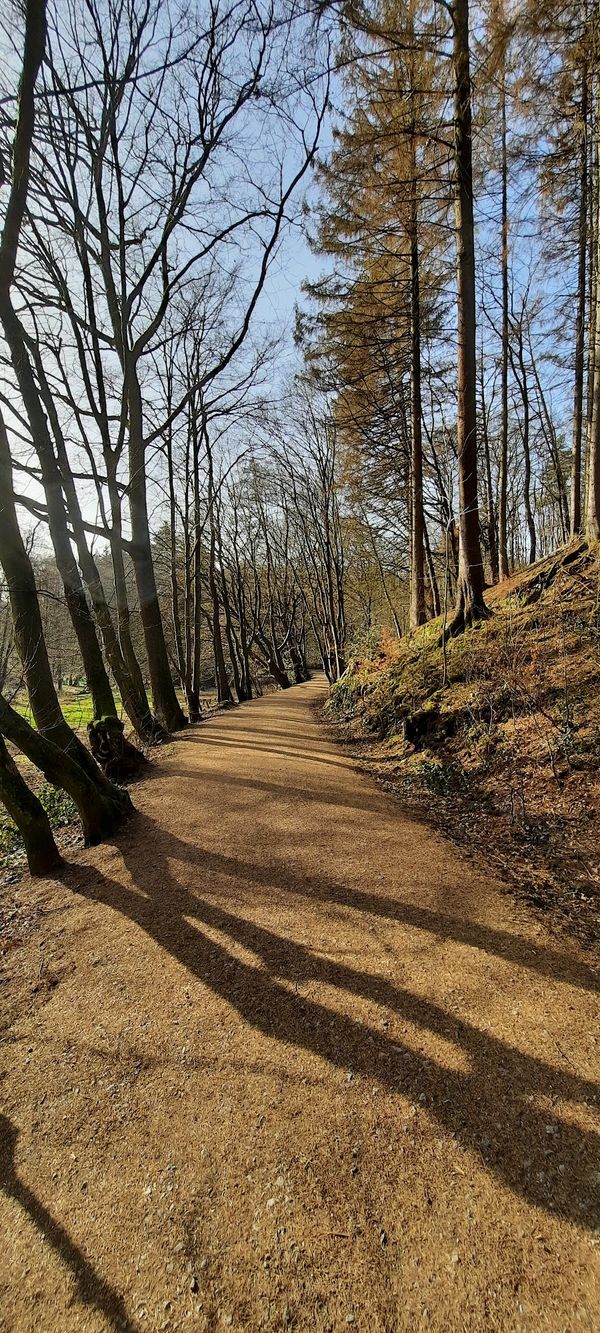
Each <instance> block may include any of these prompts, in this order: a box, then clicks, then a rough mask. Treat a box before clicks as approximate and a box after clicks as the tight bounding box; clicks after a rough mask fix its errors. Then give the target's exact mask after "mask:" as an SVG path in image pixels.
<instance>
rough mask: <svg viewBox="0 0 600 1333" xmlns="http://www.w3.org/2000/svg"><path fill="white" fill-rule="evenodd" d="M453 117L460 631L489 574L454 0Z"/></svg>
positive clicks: (467, 134)
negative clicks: (483, 539) (480, 488)
mask: <svg viewBox="0 0 600 1333" xmlns="http://www.w3.org/2000/svg"><path fill="white" fill-rule="evenodd" d="M452 21H453V26H454V43H453V61H454V121H455V141H454V151H455V169H456V201H455V216H456V249H457V279H458V281H457V288H458V418H457V449H458V494H459V502H460V544H459V562H458V589H457V592H458V596H457V604H456V609H455V614H454V617H453V620H452V622H451V624H450V626H449V632H450V633H451V634H456V633H459V632H460V631H461V630H462V629H464V628H465V626H467V625H470V624H472V623H473V622H474V621H476V620H482V619H485V618H486V617H487V616H488V614H489V612H488V610H487V607H486V605H485V602H484V599H483V589H484V577H483V560H482V556H481V544H480V540H479V500H478V494H477V394H476V375H477V365H476V348H475V238H474V222H473V165H472V144H471V76H470V69H469V3H468V0H455V4H454V6H453V8H452Z"/></svg>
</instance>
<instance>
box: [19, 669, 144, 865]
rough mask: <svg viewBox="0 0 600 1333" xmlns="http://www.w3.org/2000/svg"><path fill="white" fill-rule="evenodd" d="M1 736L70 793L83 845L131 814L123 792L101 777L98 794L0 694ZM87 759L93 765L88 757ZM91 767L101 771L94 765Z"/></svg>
mask: <svg viewBox="0 0 600 1333" xmlns="http://www.w3.org/2000/svg"><path fill="white" fill-rule="evenodd" d="M65 725H66V724H65ZM0 733H1V734H2V735H3V736H5V737H6V738H7V740H9V741H12V744H13V745H16V747H17V749H18V750H21V752H22V753H23V754H24V755H26V756H27V758H28V759H30V760H31V763H32V764H35V766H36V768H39V769H40V770H41V772H42V773H43V774H44V777H45V778H47V780H48V782H51V783H52V784H53V785H54V786H55V787H61V788H62V790H63V791H66V792H68V793H69V796H71V797H72V799H73V800H74V802H75V805H76V806H77V809H78V811H79V814H80V817H81V822H82V825H83V834H84V839H85V843H86V846H89V845H91V844H94V843H97V842H102V839H103V838H106V837H108V836H110V834H111V833H113V832H114V830H115V828H116V827H117V826H118V825H119V824H120V823H122V821H123V820H124V819H125V818H127V816H128V815H129V814H130V813H131V811H132V809H133V806H132V804H131V799H130V797H129V795H128V793H127V792H126V791H124V790H123V789H122V788H121V787H115V786H113V784H112V783H110V782H108V781H107V779H105V778H104V775H103V774H101V776H102V778H103V781H104V782H105V784H106V791H105V792H103V791H99V790H98V787H97V785H96V783H95V782H93V781H92V779H91V778H90V777H89V776H88V774H87V773H86V772H85V771H84V770H83V769H82V768H80V766H79V764H78V763H76V762H75V759H72V758H71V755H70V754H67V753H65V751H64V750H62V749H59V747H58V746H57V745H55V744H54V742H53V741H51V740H49V739H48V738H47V736H43V735H42V734H41V732H40V731H36V730H35V728H34V727H30V725H29V723H28V722H26V721H25V719H24V718H22V717H20V716H19V714H18V713H16V712H15V710H14V708H11V706H10V704H9V703H8V702H7V700H6V699H5V698H4V696H3V695H0ZM73 739H74V740H75V739H76V737H73ZM82 748H83V747H82ZM89 758H90V762H91V763H92V764H94V760H93V759H92V757H91V755H90V756H89ZM94 768H96V769H97V771H98V772H100V769H98V766H97V765H96V764H94Z"/></svg>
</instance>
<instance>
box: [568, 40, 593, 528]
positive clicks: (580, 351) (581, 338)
mask: <svg viewBox="0 0 600 1333" xmlns="http://www.w3.org/2000/svg"><path fill="white" fill-rule="evenodd" d="M587 103H588V71H587V67H586V66H585V65H584V67H583V70H582V74H581V156H580V167H579V237H578V258H577V313H576V317H575V376H574V384H573V442H572V448H571V495H570V504H569V528H570V533H571V536H572V537H575V536H576V535H577V533H578V532H579V531H580V529H581V460H582V453H583V384H584V364H585V309H586V269H587V246H588V235H587V231H588V225H587V224H588V142H587V125H588V105H587Z"/></svg>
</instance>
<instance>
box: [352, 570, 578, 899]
mask: <svg viewBox="0 0 600 1333" xmlns="http://www.w3.org/2000/svg"><path fill="white" fill-rule="evenodd" d="M599 589H600V561H599V559H598V556H597V554H592V553H590V552H589V551H587V550H586V549H584V548H581V547H576V548H567V550H566V553H564V555H563V556H561V557H559V558H557V557H553V560H552V562H550V561H545V562H540V563H539V565H538V566H536V567H534V568H533V569H530V570H527V571H524V572H523V574H521V575H519V576H518V577H516V578H514V579H513V580H511V582H510V583H509V584H508V585H504V588H497V589H494V590H492V591H491V593H490V594H488V600H489V603H490V609H491V611H492V616H491V618H490V619H489V620H488V621H486V622H484V623H483V624H481V625H480V626H479V627H478V628H475V629H472V630H469V631H468V632H467V633H465V634H463V635H461V637H460V638H457V639H454V640H450V641H449V642H448V644H447V647H446V653H445V654H444V652H443V650H442V648H441V647H440V630H441V625H440V622H439V621H436V622H432V623H430V624H429V625H427V626H425V627H423V628H422V629H419V630H418V631H416V632H415V633H414V634H412V635H410V636H407V637H406V638H405V639H403V640H401V641H398V640H396V639H394V638H392V637H391V636H390V635H389V634H387V633H386V632H385V631H383V632H381V633H380V634H379V635H378V636H375V635H372V636H371V641H370V643H369V645H368V650H367V651H366V652H365V651H362V652H360V651H359V652H357V653H355V654H354V655H353V656H352V658H351V660H350V663H349V665H348V668H347V670H346V672H345V673H344V675H343V677H342V678H341V680H340V681H339V682H338V683H337V684H336V685H335V686H334V687H333V689H332V691H331V696H330V700H329V702H328V705H327V709H326V712H327V715H328V716H329V718H330V719H332V720H334V721H335V722H337V723H340V724H342V729H343V731H344V734H345V735H346V737H347V738H348V739H350V740H354V741H358V742H360V744H361V754H362V756H363V758H364V757H365V755H366V756H367V760H368V762H369V763H370V764H371V765H372V766H374V767H375V769H376V771H377V773H378V775H379V776H381V777H383V778H384V779H385V781H386V783H387V784H388V785H390V784H391V785H392V786H394V787H395V788H396V789H397V790H398V791H400V792H401V793H402V794H403V796H407V795H408V796H409V797H411V798H414V800H415V801H416V803H417V806H418V807H419V808H420V809H422V810H423V811H424V813H425V814H426V815H428V816H429V817H431V818H433V819H435V820H436V822H438V823H442V824H443V826H444V830H445V831H446V832H449V833H450V835H451V836H453V837H455V838H456V839H457V840H458V841H461V842H463V843H464V844H466V845H468V844H469V842H471V843H472V842H473V838H474V834H475V835H477V836H479V832H480V830H481V831H482V841H485V843H486V846H485V851H486V855H488V854H489V853H491V855H492V859H493V860H494V861H495V862H496V863H497V864H499V865H501V866H502V869H503V870H505V871H506V870H508V872H509V874H513V875H517V876H520V878H521V880H525V879H527V877H528V876H529V878H531V875H532V874H534V878H535V880H536V893H537V894H538V896H539V879H540V876H541V877H542V879H543V878H544V877H546V879H547V882H548V884H550V881H552V897H553V901H554V899H555V898H556V892H557V886H559V883H560V882H562V883H563V884H564V885H565V886H566V889H568V893H569V894H570V895H571V898H573V897H574V898H576V900H577V903H578V904H579V909H580V908H581V903H582V902H588V901H589V902H590V903H592V906H593V912H595V913H596V914H597V908H598V902H599V897H600V836H599V834H600V828H599V825H600V819H599V817H598V808H597V806H598V803H599V802H600V785H599V783H598V767H599V761H600V594H599ZM444 659H445V660H444ZM482 818H483V819H485V820H486V824H485V829H483V830H482V826H481V823H480V821H481V819H482ZM540 849H544V850H543V858H545V860H544V859H543V858H541V852H540ZM534 863H535V864H534ZM532 866H533V869H532ZM534 872H535V873H534ZM579 909H578V910H579Z"/></svg>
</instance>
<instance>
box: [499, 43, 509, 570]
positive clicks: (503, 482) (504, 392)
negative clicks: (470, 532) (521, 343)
mask: <svg viewBox="0 0 600 1333" xmlns="http://www.w3.org/2000/svg"><path fill="white" fill-rule="evenodd" d="M504 61H505V57H504V55H503V68H502V92H501V106H500V116H501V125H502V133H501V138H502V147H501V158H502V189H501V194H502V217H501V248H502V334H501V340H502V355H501V365H500V395H501V415H500V476H499V488H498V490H499V494H498V562H499V574H500V578H501V579H507V578H508V575H509V572H510V571H509V565H508V542H507V523H506V508H507V497H508V345H509V324H508V314H509V312H508V159H507V152H506V88H505V84H504Z"/></svg>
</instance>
